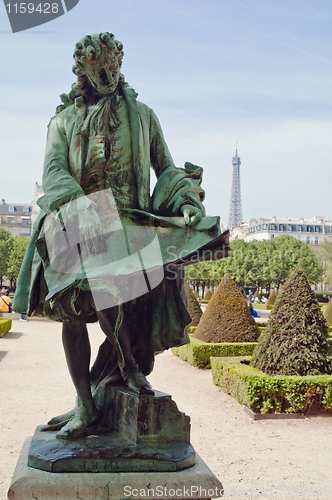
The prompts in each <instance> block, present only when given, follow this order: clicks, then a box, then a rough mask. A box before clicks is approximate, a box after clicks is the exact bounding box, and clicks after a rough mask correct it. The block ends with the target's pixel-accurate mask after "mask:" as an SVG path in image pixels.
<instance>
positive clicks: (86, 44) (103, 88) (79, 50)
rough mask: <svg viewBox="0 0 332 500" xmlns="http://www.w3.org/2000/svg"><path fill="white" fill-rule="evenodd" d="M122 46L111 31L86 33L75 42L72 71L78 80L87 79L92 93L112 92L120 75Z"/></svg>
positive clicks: (105, 93)
mask: <svg viewBox="0 0 332 500" xmlns="http://www.w3.org/2000/svg"><path fill="white" fill-rule="evenodd" d="M122 48H123V45H122V43H121V42H119V41H118V40H115V38H114V35H113V34H112V33H99V34H94V35H86V36H85V37H84V38H82V40H80V41H79V42H78V43H77V44H76V48H75V52H74V56H73V57H74V60H75V65H74V66H73V73H74V74H75V75H76V76H77V77H78V79H79V80H80V79H85V80H87V81H88V84H89V85H90V86H91V88H92V89H93V91H94V93H97V94H99V95H103V96H106V95H111V94H113V92H114V91H115V90H116V88H117V86H118V84H119V80H120V78H121V76H122V75H121V73H120V68H121V64H122V58H123V50H122ZM84 77H85V78H84ZM122 78H123V77H122Z"/></svg>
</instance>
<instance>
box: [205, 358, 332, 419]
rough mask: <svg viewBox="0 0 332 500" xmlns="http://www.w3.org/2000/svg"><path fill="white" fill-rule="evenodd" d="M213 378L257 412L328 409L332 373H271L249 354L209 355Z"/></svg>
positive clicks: (331, 405)
mask: <svg viewBox="0 0 332 500" xmlns="http://www.w3.org/2000/svg"><path fill="white" fill-rule="evenodd" d="M210 362H211V368H212V375H213V382H214V383H215V384H216V385H219V386H220V387H222V388H223V389H224V391H225V392H227V393H228V394H231V395H232V396H233V397H234V398H235V399H236V400H237V401H239V403H241V404H244V405H246V406H247V407H248V408H250V409H251V410H252V411H254V412H258V413H297V412H301V413H319V412H320V413H332V375H308V376H304V377H300V376H294V375H293V376H287V375H276V376H271V375H267V374H265V373H263V372H262V371H260V370H258V369H256V368H253V367H252V366H250V365H248V363H250V357H248V356H246V357H242V358H225V357H224V358H217V357H211V360H210Z"/></svg>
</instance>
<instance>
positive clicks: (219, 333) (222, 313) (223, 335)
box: [194, 274, 259, 342]
mask: <svg viewBox="0 0 332 500" xmlns="http://www.w3.org/2000/svg"><path fill="white" fill-rule="evenodd" d="M194 336H195V337H196V338H198V339H200V340H204V341H205V342H255V341H256V340H257V338H258V337H259V329H258V326H257V325H256V323H255V320H254V318H253V317H252V315H251V313H250V309H249V307H248V305H247V302H246V300H245V298H244V297H243V295H242V293H241V292H240V290H239V289H238V287H237V286H236V284H235V282H234V281H233V279H232V278H231V277H230V275H229V274H225V276H224V277H223V279H222V280H221V282H220V283H219V286H218V288H217V289H216V291H215V292H214V294H213V295H212V297H211V300H210V302H209V303H208V305H207V307H206V310H205V312H204V314H203V316H202V318H201V321H200V322H199V325H198V327H197V328H196V330H195V333H194Z"/></svg>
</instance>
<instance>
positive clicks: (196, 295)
mask: <svg viewBox="0 0 332 500" xmlns="http://www.w3.org/2000/svg"><path fill="white" fill-rule="evenodd" d="M194 295H195V298H196V299H198V298H199V294H198V291H197V290H195V291H194Z"/></svg>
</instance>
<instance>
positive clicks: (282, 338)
mask: <svg viewBox="0 0 332 500" xmlns="http://www.w3.org/2000/svg"><path fill="white" fill-rule="evenodd" d="M252 365H253V366H254V367H255V368H258V369H259V370H262V371H263V372H264V373H268V374H269V375H277V374H279V375H301V376H304V375H319V374H324V373H326V374H330V373H332V356H331V354H330V346H329V341H328V326H327V324H326V321H325V319H324V317H323V314H322V311H321V308H320V307H319V305H318V302H317V299H316V297H315V294H314V293H313V291H312V290H311V288H310V285H309V283H308V280H307V278H306V275H305V274H304V272H303V271H302V270H300V269H294V270H293V271H292V272H291V274H290V276H289V279H288V280H287V282H286V283H285V284H284V286H283V288H282V290H281V292H280V294H279V296H278V298H277V300H276V303H275V304H274V308H273V311H272V312H271V315H270V318H269V321H268V323H267V327H266V330H265V332H264V334H263V335H261V336H260V339H259V341H258V344H257V347H256V349H255V351H254V353H253V358H252Z"/></svg>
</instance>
